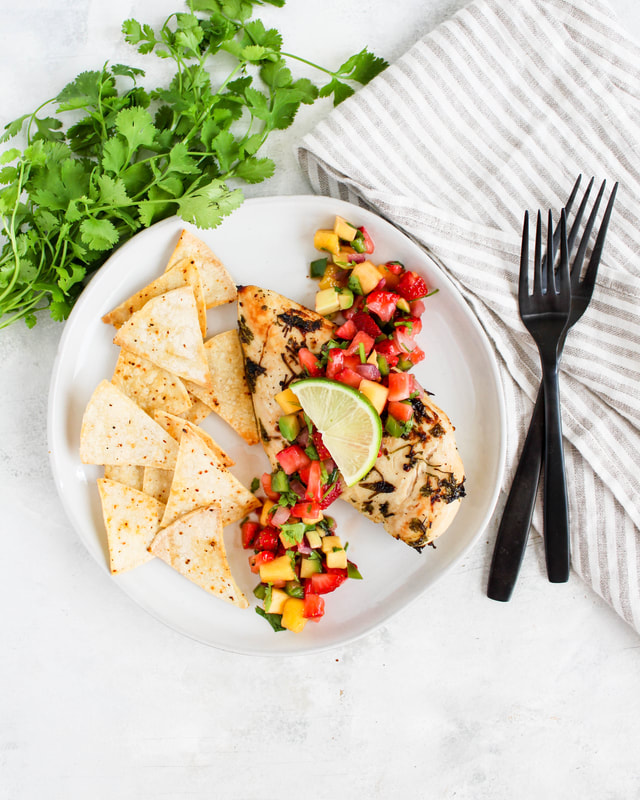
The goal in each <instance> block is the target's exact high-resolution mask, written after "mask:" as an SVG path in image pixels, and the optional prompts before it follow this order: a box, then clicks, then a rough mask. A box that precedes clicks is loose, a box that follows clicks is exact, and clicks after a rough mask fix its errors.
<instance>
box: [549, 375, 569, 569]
mask: <svg viewBox="0 0 640 800" xmlns="http://www.w3.org/2000/svg"><path fill="white" fill-rule="evenodd" d="M542 385H543V387H544V409H545V420H544V424H545V454H544V505H543V519H544V546H545V558H546V562H547V575H548V577H549V580H550V581H551V583H566V582H567V581H568V580H569V510H568V504H567V486H566V480H565V472H564V451H563V446H562V418H561V415H560V393H559V387H558V369H557V364H554V365H553V367H552V366H551V365H547V366H546V368H544V367H543V374H542Z"/></svg>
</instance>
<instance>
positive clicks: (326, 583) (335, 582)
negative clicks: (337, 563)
mask: <svg viewBox="0 0 640 800" xmlns="http://www.w3.org/2000/svg"><path fill="white" fill-rule="evenodd" d="M342 573H344V574H342ZM346 578H347V570H346V569H345V570H342V571H341V572H340V573H331V572H316V573H315V575H312V576H311V577H310V578H307V579H306V581H305V595H306V594H307V591H306V587H307V586H308V587H309V593H310V594H328V593H329V592H334V591H335V590H336V589H337V588H338V586H341V585H342V584H343V583H344V582H345V580H346Z"/></svg>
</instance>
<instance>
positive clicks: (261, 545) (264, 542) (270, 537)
mask: <svg viewBox="0 0 640 800" xmlns="http://www.w3.org/2000/svg"><path fill="white" fill-rule="evenodd" d="M278 542H279V537H278V532H277V531H276V530H275V528H271V527H266V528H263V529H262V530H261V531H260V533H259V534H258V537H257V539H256V541H255V549H256V550H268V551H270V552H271V553H275V552H276V550H277V549H278Z"/></svg>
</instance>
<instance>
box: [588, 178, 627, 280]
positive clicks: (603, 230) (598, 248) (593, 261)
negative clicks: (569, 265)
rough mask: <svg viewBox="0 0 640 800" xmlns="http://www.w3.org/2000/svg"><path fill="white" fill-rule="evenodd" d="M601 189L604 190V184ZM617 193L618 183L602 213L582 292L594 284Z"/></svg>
mask: <svg viewBox="0 0 640 800" xmlns="http://www.w3.org/2000/svg"><path fill="white" fill-rule="evenodd" d="M602 188H603V189H604V183H603V186H602ZM617 191H618V182H617V181H616V183H615V184H614V187H613V189H612V190H611V194H610V196H609V202H608V203H607V207H606V209H605V212H604V216H603V218H602V223H601V225H600V230H599V231H598V236H597V237H596V243H595V245H594V246H593V250H592V252H591V258H590V259H589V264H588V266H587V269H586V272H585V274H584V279H583V281H582V285H583V289H584V291H587V292H590V291H592V290H593V286H594V284H595V282H596V273H597V271H598V265H599V264H600V257H601V256H602V250H603V248H604V240H605V237H606V235H607V228H608V227H609V220H610V219H611V212H612V211H613V204H614V202H615V199H616V193H617Z"/></svg>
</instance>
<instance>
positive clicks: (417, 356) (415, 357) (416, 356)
mask: <svg viewBox="0 0 640 800" xmlns="http://www.w3.org/2000/svg"><path fill="white" fill-rule="evenodd" d="M424 357H425V352H424V350H421V349H420V348H419V347H414V348H413V350H412V351H411V352H410V353H409V355H408V358H409V361H411V363H412V364H413V365H414V366H415V365H416V364H419V363H420V362H421V361H422V360H423V359H424Z"/></svg>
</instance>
